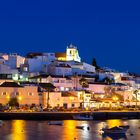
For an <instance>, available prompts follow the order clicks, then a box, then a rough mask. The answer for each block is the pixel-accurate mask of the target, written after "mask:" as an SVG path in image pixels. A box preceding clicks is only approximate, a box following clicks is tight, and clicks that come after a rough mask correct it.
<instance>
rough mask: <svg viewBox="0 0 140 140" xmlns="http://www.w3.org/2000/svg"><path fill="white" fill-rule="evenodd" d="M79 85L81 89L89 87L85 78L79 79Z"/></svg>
mask: <svg viewBox="0 0 140 140" xmlns="http://www.w3.org/2000/svg"><path fill="white" fill-rule="evenodd" d="M79 83H80V85H81V86H82V88H88V87H89V85H88V81H87V80H86V79H85V78H81V79H80V80H79Z"/></svg>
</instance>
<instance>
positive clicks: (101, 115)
mask: <svg viewBox="0 0 140 140" xmlns="http://www.w3.org/2000/svg"><path fill="white" fill-rule="evenodd" d="M89 113H92V115H93V117H94V119H95V120H106V119H139V118H140V111H129V112H128V111H94V112H89V111H84V112H0V119H1V120H12V119H19V120H20V119H22V120H72V119H73V117H72V116H73V115H75V114H89Z"/></svg>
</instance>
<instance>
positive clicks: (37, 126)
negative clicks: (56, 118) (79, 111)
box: [0, 119, 140, 140]
mask: <svg viewBox="0 0 140 140" xmlns="http://www.w3.org/2000/svg"><path fill="white" fill-rule="evenodd" d="M105 123H106V124H108V126H109V127H113V126H119V125H130V130H128V132H127V133H126V136H125V135H124V136H122V138H121V136H115V138H114V137H113V138H111V137H109V136H102V135H101V134H100V129H101V128H102V127H103V126H104V124H105ZM77 125H78V126H79V125H85V126H89V127H90V130H87V129H84V130H80V129H76V128H75V127H76V126H77ZM139 127H140V120H118V119H116V120H107V121H74V120H66V121H64V125H63V126H55V125H48V121H25V120H12V121H4V125H3V126H2V127H0V140H74V138H75V139H76V140H112V139H113V140H140V129H139ZM130 133H133V134H134V135H133V136H131V135H130Z"/></svg>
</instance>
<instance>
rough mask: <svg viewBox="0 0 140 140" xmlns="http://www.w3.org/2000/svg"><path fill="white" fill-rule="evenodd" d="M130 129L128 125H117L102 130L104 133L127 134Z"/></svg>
mask: <svg viewBox="0 0 140 140" xmlns="http://www.w3.org/2000/svg"><path fill="white" fill-rule="evenodd" d="M128 129H129V127H128V126H119V127H117V126H115V127H112V128H107V127H106V128H103V129H102V131H103V132H104V134H125V133H126V131H127V130H128Z"/></svg>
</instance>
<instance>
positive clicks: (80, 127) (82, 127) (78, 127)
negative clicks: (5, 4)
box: [76, 126, 84, 129]
mask: <svg viewBox="0 0 140 140" xmlns="http://www.w3.org/2000/svg"><path fill="white" fill-rule="evenodd" d="M76 128H77V129H84V126H76Z"/></svg>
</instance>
